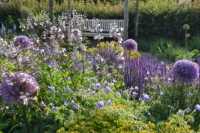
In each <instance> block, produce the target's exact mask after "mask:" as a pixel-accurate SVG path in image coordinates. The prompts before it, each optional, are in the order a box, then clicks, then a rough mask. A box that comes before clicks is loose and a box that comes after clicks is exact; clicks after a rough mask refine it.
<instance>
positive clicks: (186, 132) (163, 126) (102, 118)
mask: <svg viewBox="0 0 200 133" xmlns="http://www.w3.org/2000/svg"><path fill="white" fill-rule="evenodd" d="M116 114H117V112H113V111H97V112H95V113H93V114H92V115H91V116H90V117H86V116H78V117H77V119H76V120H71V121H69V122H68V123H66V125H65V127H62V128H60V129H59V130H58V131H57V133H72V132H74V133H95V132H98V133H168V132H172V133H195V131H193V130H191V129H190V128H191V127H190V126H189V125H184V126H179V123H178V122H161V123H158V124H154V123H152V122H150V121H149V122H146V123H144V122H139V121H136V120H133V119H132V120H131V119H128V118H127V119H121V118H119V117H117V115H116Z"/></svg>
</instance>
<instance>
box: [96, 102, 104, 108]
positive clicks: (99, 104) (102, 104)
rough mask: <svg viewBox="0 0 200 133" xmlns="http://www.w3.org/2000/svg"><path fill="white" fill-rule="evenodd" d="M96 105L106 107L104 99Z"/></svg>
mask: <svg viewBox="0 0 200 133" xmlns="http://www.w3.org/2000/svg"><path fill="white" fill-rule="evenodd" d="M95 106H96V107H104V102H103V101H99V102H98V103H97V104H96V105H95Z"/></svg>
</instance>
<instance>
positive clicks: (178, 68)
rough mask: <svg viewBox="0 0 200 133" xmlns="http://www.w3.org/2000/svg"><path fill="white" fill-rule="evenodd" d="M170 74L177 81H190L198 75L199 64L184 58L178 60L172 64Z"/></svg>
mask: <svg viewBox="0 0 200 133" xmlns="http://www.w3.org/2000/svg"><path fill="white" fill-rule="evenodd" d="M172 74H173V77H174V79H175V80H177V81H179V82H187V83H191V82H193V81H194V80H195V79H197V78H198V77H199V66H198V64H197V63H195V62H192V61H189V60H186V59H182V60H178V61H176V62H175V63H174V65H173V66H172Z"/></svg>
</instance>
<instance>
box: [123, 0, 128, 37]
mask: <svg viewBox="0 0 200 133" xmlns="http://www.w3.org/2000/svg"><path fill="white" fill-rule="evenodd" d="M128 11H129V10H128V0H124V37H123V40H124V41H125V40H127V39H128V20H129V15H128Z"/></svg>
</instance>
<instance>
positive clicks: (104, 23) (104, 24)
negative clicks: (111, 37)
mask: <svg viewBox="0 0 200 133" xmlns="http://www.w3.org/2000/svg"><path fill="white" fill-rule="evenodd" d="M98 21H99V23H100V28H99V29H103V31H106V32H108V31H110V23H113V22H115V23H116V24H117V26H118V28H120V27H121V28H124V20H123V19H122V20H115V19H99V20H98ZM85 27H86V30H89V29H90V28H92V19H87V20H86V21H85Z"/></svg>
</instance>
